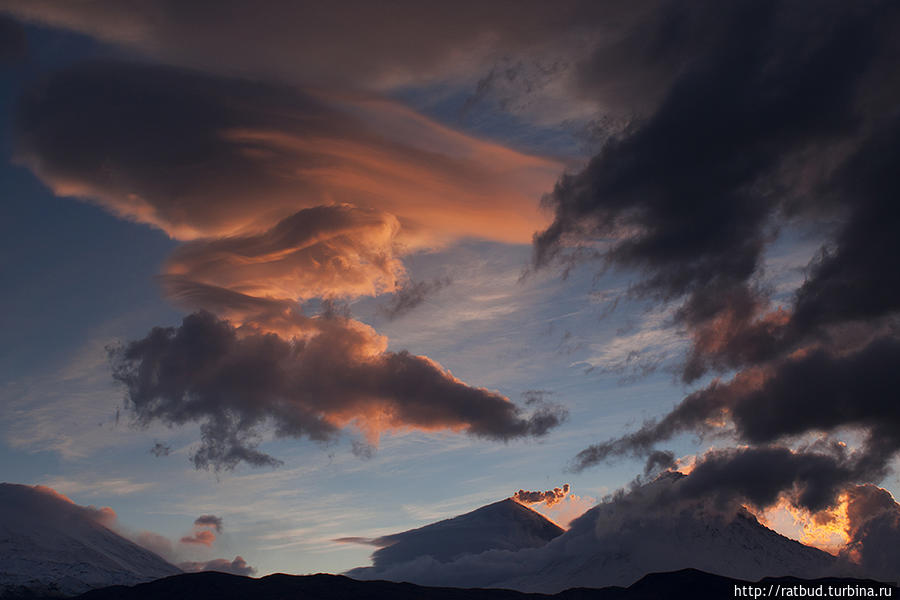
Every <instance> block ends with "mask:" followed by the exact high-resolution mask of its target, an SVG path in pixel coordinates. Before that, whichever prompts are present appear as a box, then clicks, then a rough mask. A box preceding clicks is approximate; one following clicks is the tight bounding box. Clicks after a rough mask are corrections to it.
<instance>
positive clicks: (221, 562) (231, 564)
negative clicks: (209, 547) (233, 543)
mask: <svg viewBox="0 0 900 600" xmlns="http://www.w3.org/2000/svg"><path fill="white" fill-rule="evenodd" d="M178 568H179V569H181V570H182V571H186V572H188V573H196V572H199V571H219V572H220V573H231V574H232V575H244V576H245V577H250V576H252V575H253V574H254V573H256V569H255V568H253V567H251V566H250V565H248V564H247V561H246V560H244V558H243V557H241V556H235V557H234V560H228V559H227V558H216V559H213V560H209V561H206V562H193V561H192V562H182V563H178Z"/></svg>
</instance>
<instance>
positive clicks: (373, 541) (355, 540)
mask: <svg viewBox="0 0 900 600" xmlns="http://www.w3.org/2000/svg"><path fill="white" fill-rule="evenodd" d="M332 541H333V542H338V543H339V544H365V545H366V546H378V547H379V548H380V547H381V546H382V543H381V541H380V540H379V538H367V537H358V536H350V537H339V538H335V539H333V540H332Z"/></svg>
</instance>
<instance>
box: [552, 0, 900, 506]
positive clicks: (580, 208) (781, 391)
mask: <svg viewBox="0 0 900 600" xmlns="http://www.w3.org/2000/svg"><path fill="white" fill-rule="evenodd" d="M814 12H815V14H812V13H811V12H810V7H809V6H808V5H803V4H802V3H791V2H762V3H760V2H752V3H751V2H737V3H730V4H728V5H721V4H717V5H716V6H715V7H713V6H712V5H707V4H703V3H701V4H674V3H673V4H669V5H667V8H666V9H665V10H663V11H659V12H657V13H655V15H654V16H653V17H650V18H648V20H647V21H646V25H645V27H644V29H643V30H644V31H645V33H646V32H652V34H648V35H645V36H644V37H643V38H638V39H634V40H628V39H627V38H626V39H625V41H624V42H623V43H624V44H625V45H626V46H628V47H630V48H632V49H633V50H635V52H633V54H632V56H633V60H634V62H633V63H631V64H630V66H629V69H632V68H633V69H634V70H638V71H642V72H643V73H645V74H646V73H651V74H661V75H662V76H661V77H659V78H656V79H654V82H653V83H652V84H648V85H652V86H653V90H655V91H653V94H656V95H657V96H658V97H659V98H660V100H659V102H658V104H657V105H655V106H654V107H651V109H650V110H649V111H648V112H647V114H646V116H645V117H644V118H641V119H636V120H635V121H633V122H632V123H631V125H630V126H629V127H628V128H626V129H625V130H623V131H622V132H621V133H619V134H617V135H615V136H613V137H612V138H611V139H610V140H609V141H608V142H606V144H605V146H604V147H603V148H602V149H601V151H600V152H599V153H598V154H597V155H596V156H594V157H593V158H592V159H591V161H590V163H589V164H588V165H587V167H586V168H585V169H584V170H582V171H580V172H577V173H573V174H569V175H565V176H564V177H562V178H561V179H560V181H559V182H558V184H557V186H556V187H555V189H554V190H553V192H552V193H551V194H550V195H549V196H548V197H547V198H546V200H545V202H546V203H547V204H548V206H550V207H551V208H553V210H554V211H555V219H554V222H553V224H552V225H551V226H550V227H549V228H548V229H546V230H544V231H543V232H541V233H539V234H538V235H537V236H536V237H535V249H534V252H535V254H534V260H535V264H536V265H538V266H542V265H546V264H550V263H552V262H554V261H560V262H562V263H563V264H566V265H571V264H572V261H577V260H579V259H581V258H584V257H598V258H600V259H602V261H603V262H604V264H605V266H606V267H612V268H620V269H630V270H632V271H633V272H636V273H638V274H639V275H638V277H639V279H638V280H637V281H636V283H635V284H634V286H633V287H632V290H631V291H632V293H636V294H638V295H644V296H649V297H652V298H654V299H656V300H660V301H663V302H676V303H678V306H677V310H676V313H675V314H676V321H677V323H678V324H680V325H682V326H684V328H685V329H686V331H687V333H688V334H689V335H690V337H691V340H692V342H693V343H692V347H691V348H690V350H689V351H688V354H687V357H686V360H685V363H684V365H683V370H682V377H683V379H684V380H685V381H687V382H690V381H694V380H696V379H697V378H699V377H700V376H702V375H703V374H705V373H706V372H708V371H709V370H715V371H731V370H735V371H736V374H735V375H734V376H733V378H732V379H731V380H730V381H727V382H725V381H720V380H718V379H717V380H714V381H713V382H712V383H710V384H708V385H706V387H704V388H702V389H700V390H698V391H695V392H693V393H691V394H689V395H688V396H687V397H685V398H684V399H683V400H682V401H681V402H680V403H679V404H678V405H677V406H676V407H675V408H674V409H673V410H672V411H670V412H669V413H668V414H665V415H664V416H662V417H661V418H658V419H651V420H649V421H647V422H646V423H645V424H644V425H643V426H642V427H641V428H640V429H638V430H637V431H634V432H632V433H628V434H626V435H624V436H622V437H619V438H615V439H611V440H608V441H606V442H602V443H598V444H594V445H592V446H590V447H588V448H586V449H584V450H583V451H582V452H580V453H579V454H578V455H577V456H576V457H575V460H574V468H575V469H582V468H585V467H588V466H591V465H595V464H598V463H601V462H603V461H606V460H609V459H612V458H615V457H639V456H649V457H653V456H656V453H658V452H661V451H660V450H657V449H656V446H657V445H658V444H659V443H661V442H663V441H666V440H669V439H671V438H672V437H673V436H676V435H679V434H683V433H694V434H698V435H700V436H701V437H707V436H714V437H726V438H731V439H735V440H737V441H738V442H742V443H746V444H749V445H750V447H749V448H744V449H739V450H729V451H723V453H720V454H710V455H707V456H706V457H705V459H704V460H703V461H702V462H701V463H700V464H698V466H697V467H696V468H695V470H694V471H693V472H692V473H691V475H690V478H689V479H687V480H686V481H685V483H684V484H683V485H681V486H680V487H681V489H683V490H685V491H686V493H687V492H690V493H692V494H695V495H697V496H698V497H699V496H702V495H704V494H706V495H712V496H716V497H720V498H728V497H737V496H739V497H742V498H744V499H746V500H748V501H750V502H753V503H755V504H757V505H760V506H765V505H769V504H771V503H773V502H774V501H775V500H776V499H777V498H778V497H779V495H780V494H782V493H790V494H793V496H792V497H793V501H794V502H795V503H796V504H797V505H799V506H803V507H806V508H809V509H811V510H816V509H820V508H822V507H823V506H827V505H830V504H832V503H833V502H834V499H835V497H836V494H838V493H839V492H840V491H841V490H842V489H844V488H845V487H846V486H848V485H850V484H855V483H861V482H865V481H875V480H879V479H881V478H883V477H884V476H885V474H886V473H887V469H888V466H889V464H890V461H891V460H892V458H893V457H895V456H896V454H897V451H898V449H900V413H898V412H897V410H896V407H895V406H894V404H895V402H894V398H896V390H897V389H900V388H898V386H900V376H898V374H897V369H896V365H897V364H900V362H898V361H900V336H898V310H900V276H898V273H900V262H898V261H900V236H898V235H897V232H898V231H900V209H898V204H897V202H896V199H897V198H898V197H900V178H898V176H897V173H898V172H900V170H898V168H897V166H898V165H900V118H898V113H897V109H896V101H897V99H898V98H900V77H898V76H897V71H896V68H895V67H894V65H895V64H896V56H897V55H898V43H897V41H896V40H897V36H896V32H897V31H898V22H900V21H898V10H897V8H896V5H894V4H892V3H887V2H877V1H875V2H866V3H860V4H854V5H847V4H842V3H823V4H820V5H817V6H816V7H815V9H814ZM639 30H640V28H638V29H635V31H639ZM614 59H615V55H613V56H612V57H610V56H599V57H597V59H596V64H595V65H592V64H586V65H584V68H583V70H582V72H581V76H582V85H583V86H584V88H585V89H587V90H589V89H591V84H592V82H593V79H592V73H591V70H590V69H591V68H592V66H594V67H596V68H597V69H599V71H598V72H597V73H598V74H597V79H596V81H597V85H604V84H606V85H608V81H609V76H610V75H609V74H610V73H614V71H615V66H616V65H615V64H614V63H613V62H611V61H614ZM633 81H637V84H635V85H645V80H642V79H640V77H635V78H633ZM661 87H662V89H661V91H660V88H661ZM783 224H790V225H792V226H797V227H798V228H800V229H802V230H804V231H805V232H807V233H808V234H809V233H812V234H816V235H819V236H820V238H821V239H822V246H821V249H820V251H819V252H818V254H817V255H816V257H815V258H814V259H813V260H812V262H811V263H810V264H809V266H808V269H807V272H806V279H805V282H804V283H803V284H802V285H801V286H800V287H799V288H798V289H797V290H796V292H795V294H794V297H793V298H792V299H791V301H790V302H789V303H788V304H787V305H786V306H784V307H781V308H779V309H777V310H773V309H772V307H771V305H770V302H769V293H770V292H769V290H767V289H766V287H765V286H764V285H763V284H762V283H761V281H762V280H763V277H764V275H765V273H764V272H763V259H764V253H765V251H766V249H767V247H768V246H769V244H771V242H772V241H773V240H774V239H775V235H776V234H777V232H778V229H779V228H780V227H781V226H782V225H783ZM844 429H851V430H854V431H856V432H858V433H860V434H861V435H862V436H863V444H862V446H861V447H860V448H859V449H858V450H856V451H854V452H852V453H849V452H845V453H844V454H841V453H835V452H822V451H820V450H821V449H822V448H821V447H816V448H814V447H812V446H809V447H806V448H800V449H799V450H798V449H795V450H796V451H792V450H790V449H789V448H785V447H781V446H772V444H787V443H794V442H796V441H797V440H798V439H800V438H801V436H804V435H809V434H815V433H823V432H824V433H826V434H831V435H833V434H836V433H840V432H841V431H842V430H844ZM819 446H821V444H819ZM652 462H653V461H652V458H651V461H650V463H652ZM650 463H648V466H649V464H650Z"/></svg>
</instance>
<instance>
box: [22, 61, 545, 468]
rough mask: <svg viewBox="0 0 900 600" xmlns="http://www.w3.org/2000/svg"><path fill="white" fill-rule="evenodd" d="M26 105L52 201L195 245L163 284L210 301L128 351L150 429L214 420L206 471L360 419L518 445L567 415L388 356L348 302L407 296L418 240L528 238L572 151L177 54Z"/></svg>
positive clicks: (79, 71)
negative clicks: (174, 59) (505, 141)
mask: <svg viewBox="0 0 900 600" xmlns="http://www.w3.org/2000/svg"><path fill="white" fill-rule="evenodd" d="M100 87H102V88H103V89H104V90H105V92H104V94H102V95H100V96H97V94H96V90H97V89H99V88H100ZM20 106H21V110H20V112H19V115H18V118H17V126H16V131H17V155H18V157H19V160H20V161H22V162H23V163H25V164H26V165H28V166H29V167H30V168H31V169H32V170H33V171H34V172H35V174H37V175H38V177H40V178H41V179H42V180H43V181H44V182H45V183H47V184H48V185H49V186H51V187H52V188H53V189H54V191H55V192H56V193H58V194H60V195H68V196H75V197H78V198H81V199H84V200H87V201H90V202H94V203H97V204H99V205H101V206H103V207H104V208H106V209H107V210H109V211H110V212H112V213H114V214H116V215H118V216H120V217H122V218H126V219H131V220H136V221H138V222H142V223H146V224H149V225H152V226H155V227H158V228H160V229H161V230H163V231H165V232H166V233H167V234H169V235H170V236H172V237H175V238H177V239H179V240H182V241H184V242H185V243H183V244H182V245H181V246H179V247H178V248H176V250H175V251H174V252H173V253H172V255H171V256H170V257H169V259H168V260H167V261H166V263H165V264H164V265H163V268H162V273H161V274H160V277H159V281H160V283H161V287H162V288H163V291H164V293H165V294H166V295H167V296H168V297H169V298H170V299H171V300H172V301H173V302H175V303H177V304H179V305H180V306H183V307H186V308H188V309H189V310H194V311H201V313H202V314H197V315H194V316H191V317H188V318H187V319H186V320H185V322H184V324H183V325H182V326H181V327H180V328H177V329H171V328H170V329H163V328H159V329H155V330H154V331H153V332H151V333H150V335H149V336H148V337H147V338H145V339H144V340H138V341H136V342H133V343H131V344H126V345H123V346H121V347H118V348H117V349H115V350H113V353H112V358H113V362H114V369H115V377H116V378H117V379H118V380H119V381H121V382H123V383H125V385H126V389H127V394H128V399H129V406H130V408H131V409H132V411H133V414H134V415H135V417H136V421H137V423H138V424H139V425H142V426H146V425H149V424H150V423H153V422H157V421H158V422H161V423H165V424H168V425H182V424H186V423H200V425H201V435H202V440H201V444H200V447H199V449H198V450H196V452H195V453H194V454H193V458H192V460H193V462H194V464H195V466H196V467H197V468H209V467H214V468H216V469H221V468H226V469H230V468H233V467H234V466H236V465H237V464H238V463H240V462H244V463H247V464H250V465H255V466H264V465H268V466H274V465H277V464H279V461H278V460H277V459H275V458H274V457H271V456H269V455H267V454H265V453H263V452H260V451H259V450H258V444H259V442H260V440H261V439H262V435H263V434H264V432H265V431H267V428H268V426H270V425H271V426H274V433H275V435H276V436H278V437H294V438H297V437H303V436H306V437H309V438H311V439H314V440H319V441H325V440H329V439H333V438H334V437H335V436H336V435H337V434H338V432H339V431H340V430H341V429H342V428H344V427H345V426H347V425H349V424H351V423H353V424H355V425H356V426H357V427H358V428H359V429H360V430H362V431H363V433H364V434H365V435H366V437H367V441H368V442H369V446H370V447H374V446H375V445H376V443H377V440H378V437H379V435H380V433H381V432H383V431H386V430H395V429H405V428H417V429H424V430H436V429H450V430H454V431H466V432H468V433H470V434H472V435H477V436H481V437H487V438H491V439H497V440H508V439H512V438H516V437H523V436H528V435H543V434H545V433H546V432H547V431H548V430H549V429H550V428H552V427H553V426H555V425H556V424H558V423H559V422H560V420H561V418H562V412H561V411H559V410H557V409H554V408H551V407H547V406H545V407H539V408H538V409H536V410H534V411H532V413H533V414H532V415H531V416H528V417H524V416H522V415H521V414H520V410H519V409H518V407H516V406H515V405H514V404H512V403H511V402H509V401H508V400H507V399H506V398H503V397H502V396H500V395H498V394H496V393H494V392H489V391H487V390H483V389H480V388H474V387H469V386H467V385H465V384H464V383H462V382H461V381H460V380H458V379H456V378H454V377H453V376H452V375H450V374H449V373H448V372H446V371H445V370H444V369H443V368H442V367H440V366H439V365H438V364H437V363H435V362H434V361H432V360H430V359H428V358H426V357H421V356H414V355H411V354H409V353H408V352H405V351H404V352H386V348H387V340H386V339H385V338H384V337H383V336H380V335H378V334H377V333H376V332H375V331H374V330H372V328H371V327H369V326H368V325H365V324H363V323H361V322H359V321H355V320H352V319H350V318H349V313H348V314H337V312H338V311H337V310H336V309H335V307H336V306H337V304H335V302H337V301H341V300H352V299H355V298H359V297H361V296H377V295H380V294H384V293H391V292H395V291H398V290H400V293H399V297H400V298H401V300H402V301H401V302H400V304H398V307H396V310H395V311H394V313H395V314H400V313H401V312H403V311H405V310H407V309H408V308H410V307H411V306H412V305H413V304H414V303H415V302H416V300H415V299H414V298H413V295H412V294H411V292H410V290H411V289H414V288H415V284H411V283H410V282H408V278H407V276H406V272H405V269H404V266H403V263H402V261H401V258H402V256H403V255H404V254H405V253H408V252H411V251H413V250H414V249H421V248H432V247H436V246H440V245H442V244H444V243H447V242H448V241H451V240H454V239H458V238H461V237H468V236H475V237H481V238H485V239H495V240H499V241H504V242H523V241H526V240H527V239H528V238H529V236H530V234H531V231H533V229H534V228H535V227H536V226H538V224H539V223H542V222H543V217H541V216H540V213H539V211H538V207H537V205H536V203H535V201H534V200H535V199H536V198H537V197H538V196H539V195H540V193H541V190H542V189H544V188H545V186H547V185H549V182H550V181H551V180H552V177H553V176H554V175H555V173H556V172H557V170H558V169H559V165H558V164H557V163H555V162H553V161H549V160H545V159H542V158H537V157H531V156H526V155H523V154H520V153H517V152H514V151H512V150H508V149H506V148H503V147H501V146H498V145H496V144H491V143H488V142H484V141H480V140H476V139H474V138H471V137H468V136H465V135H462V134H459V133H456V132H454V131H451V130H449V129H447V128H445V127H443V126H441V125H438V124H436V123H434V122H432V121H430V120H428V119H426V118H424V117H422V116H420V115H417V114H415V113H413V112H412V111H410V110H408V109H406V108H404V107H402V106H400V105H398V104H395V103H392V102H389V101H384V100H377V99H373V98H371V97H362V96H351V95H346V94H343V95H339V94H326V93H324V92H321V91H314V92H308V91H301V90H297V89H295V88H291V87H287V86H284V85H281V84H271V83H269V84H267V83H259V82H250V81H247V80H241V79H226V78H221V77H215V76H210V75H205V74H202V73H197V72H189V71H184V70H180V69H176V68H170V67H160V66H146V65H137V64H125V63H110V62H94V63H88V64H82V65H78V66H75V67H71V68H69V69H66V70H64V71H62V72H60V73H57V74H55V75H54V76H52V77H51V78H50V79H48V80H47V81H45V82H44V83H41V84H38V85H37V86H36V87H35V88H34V89H33V90H32V91H31V92H30V93H28V94H26V95H25V97H23V98H22V101H21V103H20ZM135 140H139V142H138V143H135ZM76 149H77V150H76ZM487 199H490V202H486V200H487ZM499 223H503V227H498V224H499ZM404 285H406V286H407V287H406V288H404ZM409 285H412V286H413V288H410V287H409ZM438 287H439V284H438V283H433V284H431V285H430V290H431V291H434V290H436V289H437V288H438ZM416 289H417V288H416ZM404 290H405V291H404ZM421 291H422V290H421V289H418V292H421ZM316 298H317V299H320V300H322V301H323V303H322V305H323V307H324V310H323V312H322V314H320V315H316V316H308V315H306V314H304V313H303V311H302V310H301V308H300V302H302V301H305V300H310V299H316ZM203 311H206V312H203ZM398 311H399V312H398ZM208 313H214V314H215V315H216V316H217V317H218V319H221V321H219V320H216V319H214V318H213V317H212V316H211V315H210V314H208ZM225 321H227V323H226V322H225ZM195 346H196V348H195ZM197 348H205V350H201V351H200V352H196V351H195V350H196V349H197ZM156 368H163V369H164V370H165V373H166V376H167V377H171V379H169V378H166V380H165V381H162V380H159V379H158V378H156V376H151V373H150V371H148V370H147V369H156ZM198 369H200V370H198ZM203 369H206V371H205V372H204V371H202V370H203ZM423 399H424V400H423ZM159 450H160V451H161V450H162V448H159Z"/></svg>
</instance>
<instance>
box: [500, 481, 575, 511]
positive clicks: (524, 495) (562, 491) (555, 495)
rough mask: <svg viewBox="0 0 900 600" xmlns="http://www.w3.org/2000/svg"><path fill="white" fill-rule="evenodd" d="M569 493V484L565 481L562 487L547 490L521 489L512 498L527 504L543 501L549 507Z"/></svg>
mask: <svg viewBox="0 0 900 600" xmlns="http://www.w3.org/2000/svg"><path fill="white" fill-rule="evenodd" d="M568 494H569V484H568V483H565V484H563V486H562V487H561V488H558V487H557V488H553V489H552V490H547V491H546V492H529V491H526V490H519V491H518V492H516V493H515V494H513V495H512V499H513V500H515V501H516V502H518V503H519V504H525V505H528V504H538V503H541V502H543V503H544V504H546V505H547V506H548V507H549V506H553V505H554V504H556V503H558V502H560V501H562V499H563V498H565V497H566V496H567V495H568Z"/></svg>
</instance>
